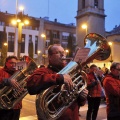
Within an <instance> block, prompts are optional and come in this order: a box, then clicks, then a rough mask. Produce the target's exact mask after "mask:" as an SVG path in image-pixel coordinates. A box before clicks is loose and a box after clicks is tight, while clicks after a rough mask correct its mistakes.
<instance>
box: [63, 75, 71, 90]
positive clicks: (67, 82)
mask: <svg viewBox="0 0 120 120" xmlns="http://www.w3.org/2000/svg"><path fill="white" fill-rule="evenodd" d="M63 77H64V84H65V85H66V87H67V88H68V90H72V89H73V82H72V79H71V77H70V75H68V74H64V75H63Z"/></svg>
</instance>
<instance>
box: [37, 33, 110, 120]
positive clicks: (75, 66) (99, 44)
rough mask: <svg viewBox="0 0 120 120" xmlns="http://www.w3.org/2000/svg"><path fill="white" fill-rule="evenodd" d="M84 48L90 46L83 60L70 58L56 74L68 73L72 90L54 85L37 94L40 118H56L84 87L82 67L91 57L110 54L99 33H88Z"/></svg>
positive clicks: (101, 58)
mask: <svg viewBox="0 0 120 120" xmlns="http://www.w3.org/2000/svg"><path fill="white" fill-rule="evenodd" d="M85 44H86V45H85V48H90V52H89V54H88V58H87V59H86V61H85V62H82V63H81V62H78V63H77V62H75V61H73V60H71V61H70V62H69V63H68V64H67V66H65V67H64V68H63V69H62V70H61V71H60V72H58V74H69V75H70V76H71V78H72V80H73V83H74V84H75V86H74V88H73V90H72V91H68V90H67V89H63V86H64V85H62V86H59V85H54V86H51V87H49V88H48V89H46V90H44V91H43V92H41V93H40V94H38V95H37V98H36V109H37V114H38V118H40V119H42V120H56V119H58V118H59V117H60V116H61V115H62V114H63V113H64V111H65V110H66V109H67V108H68V107H69V106H70V105H71V104H72V103H73V102H74V101H75V100H76V99H77V97H78V95H79V93H80V92H81V91H82V90H83V89H85V88H86V80H87V76H86V74H85V73H84V72H83V71H82V67H84V66H85V65H86V64H88V63H90V62H91V61H92V60H93V59H98V60H105V59H107V58H108V57H109V55H110V52H111V51H110V46H109V45H108V43H107V41H106V39H105V38H104V37H102V36H101V35H99V34H96V33H90V34H88V35H87V36H86V37H85Z"/></svg>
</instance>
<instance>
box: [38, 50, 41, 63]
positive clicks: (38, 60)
mask: <svg viewBox="0 0 120 120" xmlns="http://www.w3.org/2000/svg"><path fill="white" fill-rule="evenodd" d="M40 53H41V51H40V50H38V51H37V55H38V64H39V63H40Z"/></svg>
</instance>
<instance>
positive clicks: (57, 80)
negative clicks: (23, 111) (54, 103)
mask: <svg viewBox="0 0 120 120" xmlns="http://www.w3.org/2000/svg"><path fill="white" fill-rule="evenodd" d="M58 71H59V70H57V69H56V68H54V67H50V66H49V67H48V68H38V69H37V70H35V72H34V73H33V75H32V76H30V78H29V79H28V81H27V88H28V92H29V93H30V94H39V93H40V92H41V91H42V90H44V89H46V88H48V87H50V86H51V85H56V84H59V85H60V84H63V82H64V79H63V75H61V74H56V72H58ZM78 103H79V104H80V103H81V105H83V104H85V100H84V101H83V100H82V101H81V100H80V99H79V100H77V101H75V102H74V103H73V104H72V105H71V106H70V107H69V108H68V109H67V110H66V111H65V112H64V113H63V115H62V116H61V117H60V118H59V119H58V120H79V115H78V110H79V106H78ZM39 120H40V119H39Z"/></svg>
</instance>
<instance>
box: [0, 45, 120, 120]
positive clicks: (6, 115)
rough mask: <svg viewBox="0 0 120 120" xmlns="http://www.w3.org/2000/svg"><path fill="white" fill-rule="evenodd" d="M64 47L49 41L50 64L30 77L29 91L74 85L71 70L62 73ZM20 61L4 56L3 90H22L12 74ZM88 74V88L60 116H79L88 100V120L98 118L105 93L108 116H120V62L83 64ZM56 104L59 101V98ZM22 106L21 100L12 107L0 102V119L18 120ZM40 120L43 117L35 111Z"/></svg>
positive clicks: (111, 119)
mask: <svg viewBox="0 0 120 120" xmlns="http://www.w3.org/2000/svg"><path fill="white" fill-rule="evenodd" d="M65 57H66V54H65V50H64V48H63V47H62V46H61V45H59V44H54V45H50V46H49V48H48V61H49V62H48V66H45V65H41V66H40V67H39V68H37V69H36V70H35V71H34V72H33V74H32V75H30V77H29V78H28V79H27V81H26V83H27V85H26V87H27V90H28V93H29V94H30V95H38V94H39V93H41V92H42V91H44V90H46V89H47V88H49V87H51V86H53V85H59V86H62V85H63V84H64V89H65V90H67V91H68V92H69V91H71V90H72V89H73V88H74V87H75V85H74V83H73V82H72V78H71V76H70V75H69V74H68V73H65V74H60V73H59V71H61V70H62V69H63V68H64V67H65V66H66V65H67V62H66V60H65V59H63V58H65ZM17 61H18V58H17V57H16V56H9V57H7V58H6V60H5V65H4V67H3V68H1V69H0V90H1V89H3V88H4V87H6V86H10V87H12V88H13V89H17V90H20V91H21V90H22V89H21V86H20V85H19V83H18V82H17V81H16V80H15V79H11V78H10V77H11V76H12V75H13V74H14V73H15V72H16V69H15V65H16V63H17ZM83 70H84V71H85V73H86V75H87V81H86V82H87V88H85V89H83V90H82V91H81V92H80V93H79V95H78V97H76V100H75V101H74V102H73V103H72V104H71V105H70V106H68V108H67V109H66V110H65V112H64V113H63V114H62V115H61V116H60V117H59V118H58V119H57V120H80V116H79V109H80V106H84V105H85V104H86V102H87V103H88V110H87V113H86V120H97V114H98V110H99V106H100V103H101V98H102V97H103V96H104V97H105V100H106V105H107V107H106V111H107V120H120V80H119V79H120V78H119V76H120V63H119V62H113V63H112V64H111V66H110V70H109V69H108V68H106V66H105V64H104V67H103V68H102V69H101V68H99V67H98V66H97V65H95V64H92V65H90V66H85V68H83ZM56 104H60V103H59V102H56ZM21 108H22V100H21V101H19V102H18V103H17V104H16V105H15V107H14V108H12V109H3V108H2V107H1V106H0V120H19V118H20V111H21ZM36 114H37V116H38V120H44V119H43V118H42V117H41V116H39V114H38V112H37V113H36Z"/></svg>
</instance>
